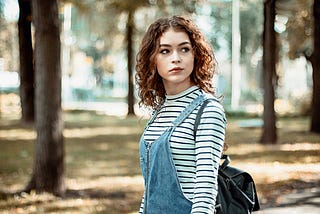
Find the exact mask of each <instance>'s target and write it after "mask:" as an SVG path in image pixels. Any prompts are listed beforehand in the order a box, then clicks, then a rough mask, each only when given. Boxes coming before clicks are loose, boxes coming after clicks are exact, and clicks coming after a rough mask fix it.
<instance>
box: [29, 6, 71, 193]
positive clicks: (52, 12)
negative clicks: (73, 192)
mask: <svg viewBox="0 0 320 214" xmlns="http://www.w3.org/2000/svg"><path fill="white" fill-rule="evenodd" d="M58 10H59V8H58V0H46V1H43V0H32V15H33V18H34V19H33V20H34V26H35V72H36V129H37V139H36V145H35V160H34V169H33V175H32V177H31V180H30V183H29V185H28V186H27V188H26V191H30V190H31V189H35V190H36V192H49V193H53V194H55V195H63V194H64V192H65V186H64V180H63V177H64V143H63V136H62V129H63V124H62V110H61V65H60V64H61V63H60V49H61V44H60V20H59V15H58Z"/></svg>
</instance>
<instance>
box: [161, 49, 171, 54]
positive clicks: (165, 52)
mask: <svg viewBox="0 0 320 214" xmlns="http://www.w3.org/2000/svg"><path fill="white" fill-rule="evenodd" d="M160 53H161V54H167V53H169V50H168V49H162V50H160Z"/></svg>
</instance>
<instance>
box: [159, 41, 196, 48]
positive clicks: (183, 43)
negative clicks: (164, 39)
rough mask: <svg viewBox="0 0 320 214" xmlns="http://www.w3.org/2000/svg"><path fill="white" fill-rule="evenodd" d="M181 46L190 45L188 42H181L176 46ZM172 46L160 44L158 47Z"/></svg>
mask: <svg viewBox="0 0 320 214" xmlns="http://www.w3.org/2000/svg"><path fill="white" fill-rule="evenodd" d="M183 45H191V43H190V42H182V43H180V44H179V45H178V46H183ZM171 46H172V45H170V44H160V47H171Z"/></svg>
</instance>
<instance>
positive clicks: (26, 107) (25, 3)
mask: <svg viewBox="0 0 320 214" xmlns="http://www.w3.org/2000/svg"><path fill="white" fill-rule="evenodd" d="M18 2H19V7H20V15H19V21H18V29H19V52H20V100H21V110H22V115H21V121H22V122H23V123H33V122H34V69H33V50H32V39H31V19H32V18H31V17H32V16H31V1H30V0H19V1H18Z"/></svg>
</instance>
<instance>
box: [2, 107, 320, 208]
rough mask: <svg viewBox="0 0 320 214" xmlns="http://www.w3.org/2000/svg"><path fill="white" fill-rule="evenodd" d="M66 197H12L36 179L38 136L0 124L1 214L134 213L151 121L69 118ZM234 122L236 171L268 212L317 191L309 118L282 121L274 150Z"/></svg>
mask: <svg viewBox="0 0 320 214" xmlns="http://www.w3.org/2000/svg"><path fill="white" fill-rule="evenodd" d="M64 120H65V129H64V136H65V150H66V156H65V165H66V174H65V181H66V186H67V196H66V197H65V198H58V197H54V196H52V195H50V194H40V195H37V194H35V193H31V194H22V195H20V196H18V195H12V194H10V193H13V192H15V191H18V190H20V189H22V188H23V187H24V186H25V185H26V184H27V182H28V179H29V178H30V175H31V173H32V165H33V154H34V153H33V147H34V142H35V136H36V134H35V132H34V129H33V127H26V126H22V125H20V123H19V121H18V120H17V119H16V118H13V117H10V118H7V117H2V118H1V120H0V150H1V153H0V213H110V214H113V213H114V214H115V213H117V214H119V213H136V212H137V210H138V207H139V205H140V198H141V195H142V192H143V180H142V177H141V174H140V168H139V154H138V153H139V150H138V141H139V138H140V135H141V133H142V131H143V128H144V125H145V122H146V121H145V120H144V119H140V118H136V117H130V118H126V119H123V118H118V117H111V116H105V115H99V114H95V113H92V112H82V111H76V112H66V113H65V115H64ZM241 120H243V118H241V119H237V118H228V128H227V135H226V142H227V143H228V146H229V148H228V150H227V152H226V153H228V154H229V155H230V156H231V158H232V165H234V166H238V167H240V168H241V169H244V170H247V171H248V172H250V174H251V175H252V176H253V177H254V179H255V182H256V185H257V188H258V195H259V198H260V203H261V205H262V207H268V206H276V205H277V204H279V203H281V195H282V194H283V193H288V192H292V191H298V190H300V189H303V188H309V187H314V186H319V173H320V168H319V166H318V163H319V160H320V135H317V134H312V133H309V132H308V125H309V121H308V119H307V118H285V119H280V120H279V121H278V124H277V126H278V138H279V142H278V143H277V144H276V145H261V144H259V143H257V142H258V141H259V138H260V136H261V129H260V128H254V127H251V128H240V127H239V124H240V122H241Z"/></svg>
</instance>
